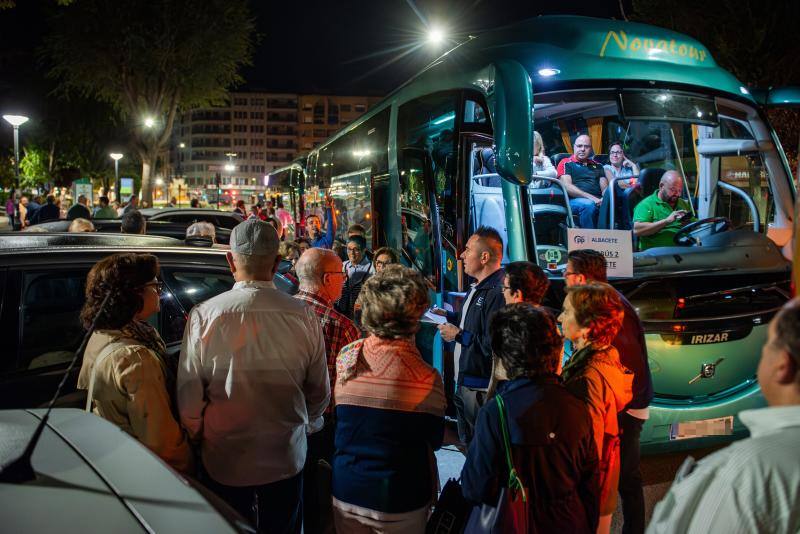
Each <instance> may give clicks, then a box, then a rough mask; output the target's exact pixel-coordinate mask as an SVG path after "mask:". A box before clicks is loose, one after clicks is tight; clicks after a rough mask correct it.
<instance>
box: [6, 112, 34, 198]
mask: <svg viewBox="0 0 800 534" xmlns="http://www.w3.org/2000/svg"><path fill="white" fill-rule="evenodd" d="M3 118H4V119H5V120H6V122H8V123H9V124H10V125H11V126H13V127H14V177H15V179H16V184H17V189H19V127H20V126H22V125H23V124H25V123H26V122H28V117H26V116H25V115H3Z"/></svg>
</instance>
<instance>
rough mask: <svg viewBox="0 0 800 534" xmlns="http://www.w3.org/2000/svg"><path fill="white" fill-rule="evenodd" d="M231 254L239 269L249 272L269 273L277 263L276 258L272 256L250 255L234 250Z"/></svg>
mask: <svg viewBox="0 0 800 534" xmlns="http://www.w3.org/2000/svg"><path fill="white" fill-rule="evenodd" d="M231 254H232V255H233V261H234V263H235V264H236V267H237V269H240V270H242V271H244V272H246V273H248V274H256V275H263V274H265V273H268V272H269V271H270V270H271V269H272V266H273V265H274V264H275V258H273V257H270V256H250V255H248V254H239V253H238V252H232V253H231Z"/></svg>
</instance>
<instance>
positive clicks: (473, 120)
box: [464, 97, 489, 124]
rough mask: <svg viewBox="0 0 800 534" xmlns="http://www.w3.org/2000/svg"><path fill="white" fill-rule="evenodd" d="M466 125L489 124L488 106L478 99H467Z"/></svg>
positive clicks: (465, 108) (465, 103)
mask: <svg viewBox="0 0 800 534" xmlns="http://www.w3.org/2000/svg"><path fill="white" fill-rule="evenodd" d="M464 124H489V113H488V112H487V110H486V106H485V105H484V104H483V103H482V102H480V101H479V99H478V98H473V97H466V98H465V100H464Z"/></svg>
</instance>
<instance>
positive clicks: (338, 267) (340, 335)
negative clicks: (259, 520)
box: [295, 248, 361, 533]
mask: <svg viewBox="0 0 800 534" xmlns="http://www.w3.org/2000/svg"><path fill="white" fill-rule="evenodd" d="M295 272H296V273H297V278H299V280H300V292H299V293H297V295H295V298H298V299H300V300H303V301H305V302H307V303H308V305H309V306H311V309H312V310H314V313H316V314H317V316H318V317H319V320H320V323H321V324H322V334H323V337H324V338H325V353H326V354H327V357H328V376H329V377H330V381H331V403H330V405H329V406H328V409H327V410H326V411H325V426H324V427H323V428H322V430H320V431H319V432H317V433H315V434H311V435H309V436H308V453H307V454H306V465H305V467H304V473H303V516H304V523H303V527H304V529H305V532H308V533H314V532H321V531H322V525H324V524H333V518H332V516H331V515H330V514H331V512H330V499H327V501H326V502H324V503H323V502H321V501H320V499H319V494H318V490H317V488H318V487H319V482H320V477H321V476H322V472H321V471H320V469H319V461H320V460H325V461H326V462H328V464H330V462H331V458H332V457H333V448H334V447H333V436H334V425H335V421H334V419H333V413H334V412H333V395H334V389H335V384H336V357H337V356H338V355H339V351H340V350H342V347H344V346H345V345H349V344H350V343H352V342H353V341H355V340H357V339H359V338H360V337H361V332H359V330H358V328H357V327H356V325H355V324H353V321H351V320H350V319H348V318H347V317H345V316H344V315H342V314H341V313H339V312H338V311H336V310H335V309H333V303H334V302H336V301H337V300H339V297H340V296H341V295H342V288H343V287H344V281H345V274H344V271H343V269H342V260H341V259H339V257H338V256H337V255H336V253H335V252H333V251H332V250H329V249H324V248H310V249H308V250H307V251H306V252H304V253H303V255H302V256H300V259H298V260H297V263H296V264H295ZM328 469H330V467H328ZM326 516H327V520H326Z"/></svg>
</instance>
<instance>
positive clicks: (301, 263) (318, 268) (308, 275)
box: [295, 248, 342, 288]
mask: <svg viewBox="0 0 800 534" xmlns="http://www.w3.org/2000/svg"><path fill="white" fill-rule="evenodd" d="M295 271H296V272H297V278H299V280H300V286H301V287H309V288H317V287H320V286H322V285H323V278H324V276H325V273H330V272H341V271H342V260H341V259H340V258H339V256H337V255H336V253H335V252H333V251H332V250H329V249H326V248H310V249H308V250H307V251H305V252H304V253H303V255H302V256H300V259H298V260H297V264H295Z"/></svg>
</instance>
